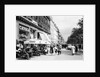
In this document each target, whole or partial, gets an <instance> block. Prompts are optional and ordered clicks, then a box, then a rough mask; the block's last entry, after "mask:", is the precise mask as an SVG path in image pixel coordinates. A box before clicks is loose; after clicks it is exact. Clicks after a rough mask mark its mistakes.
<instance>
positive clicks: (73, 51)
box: [71, 45, 75, 55]
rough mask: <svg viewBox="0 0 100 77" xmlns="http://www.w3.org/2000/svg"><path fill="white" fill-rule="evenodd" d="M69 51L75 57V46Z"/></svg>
mask: <svg viewBox="0 0 100 77" xmlns="http://www.w3.org/2000/svg"><path fill="white" fill-rule="evenodd" d="M71 49H72V55H75V46H74V45H72V46H71Z"/></svg>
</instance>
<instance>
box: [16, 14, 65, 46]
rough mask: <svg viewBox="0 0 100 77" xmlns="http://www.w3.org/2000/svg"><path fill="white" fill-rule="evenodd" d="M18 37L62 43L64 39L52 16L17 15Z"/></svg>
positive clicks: (20, 38) (19, 38) (24, 39)
mask: <svg viewBox="0 0 100 77" xmlns="http://www.w3.org/2000/svg"><path fill="white" fill-rule="evenodd" d="M16 29H17V31H16V39H17V40H22V41H26V40H28V39H37V40H43V41H48V42H50V43H54V44H61V43H62V42H64V39H63V37H62V35H61V33H60V31H59V29H58V27H57V26H56V24H55V23H54V22H53V20H52V18H51V17H50V16H16Z"/></svg>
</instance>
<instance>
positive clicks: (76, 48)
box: [75, 45, 78, 53]
mask: <svg viewBox="0 0 100 77" xmlns="http://www.w3.org/2000/svg"><path fill="white" fill-rule="evenodd" d="M77 52H78V46H77V45H75V53H77Z"/></svg>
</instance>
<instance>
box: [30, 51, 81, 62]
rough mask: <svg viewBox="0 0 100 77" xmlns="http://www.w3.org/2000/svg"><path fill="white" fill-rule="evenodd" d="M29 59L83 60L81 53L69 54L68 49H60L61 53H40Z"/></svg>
mask: <svg viewBox="0 0 100 77" xmlns="http://www.w3.org/2000/svg"><path fill="white" fill-rule="evenodd" d="M30 60H83V55H82V53H79V52H78V53H77V54H76V55H71V51H70V50H66V49H62V53H61V55H57V54H53V55H41V56H36V57H32V58H31V59H30Z"/></svg>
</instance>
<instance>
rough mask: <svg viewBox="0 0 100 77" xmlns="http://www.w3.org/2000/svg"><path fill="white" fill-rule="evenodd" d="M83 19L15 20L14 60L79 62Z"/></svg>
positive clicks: (33, 17) (81, 57)
mask: <svg viewBox="0 0 100 77" xmlns="http://www.w3.org/2000/svg"><path fill="white" fill-rule="evenodd" d="M83 52H84V51H83V16H75V15H72V16H70V15H69V16H16V59H17V60H33V61H34V60H83Z"/></svg>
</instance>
